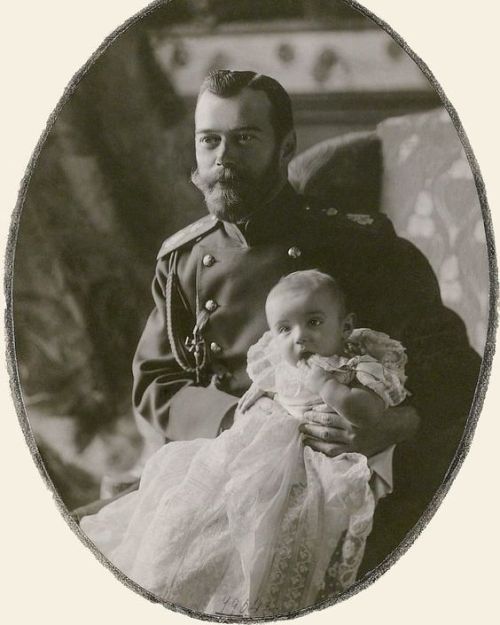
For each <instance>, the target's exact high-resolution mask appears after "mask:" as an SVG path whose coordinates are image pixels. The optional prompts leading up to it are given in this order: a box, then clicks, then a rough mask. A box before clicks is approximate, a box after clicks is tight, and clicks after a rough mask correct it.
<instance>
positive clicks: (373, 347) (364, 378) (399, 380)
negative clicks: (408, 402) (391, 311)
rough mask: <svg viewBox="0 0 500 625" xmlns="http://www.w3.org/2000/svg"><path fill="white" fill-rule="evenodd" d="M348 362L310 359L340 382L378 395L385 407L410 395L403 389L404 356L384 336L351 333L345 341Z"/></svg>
mask: <svg viewBox="0 0 500 625" xmlns="http://www.w3.org/2000/svg"><path fill="white" fill-rule="evenodd" d="M346 343H347V352H348V354H349V355H350V356H351V357H350V358H344V357H339V356H333V357H330V358H325V357H321V356H317V355H315V356H312V357H311V359H310V361H311V362H314V363H315V364H316V365H317V366H320V367H322V368H323V369H325V370H326V371H330V372H331V373H332V374H333V375H334V376H335V377H336V379H337V380H338V381H339V382H342V383H343V384H352V383H353V382H354V381H355V380H356V381H357V382H359V383H360V384H362V385H363V386H366V387H367V388H369V389H370V390H372V391H374V392H375V393H377V395H379V396H380V397H381V398H382V399H383V400H384V402H385V404H386V406H397V405H398V404H400V403H401V402H402V401H404V399H405V398H406V397H407V395H409V393H408V391H407V390H406V388H405V382H406V375H405V365H406V362H407V360H408V359H407V356H406V353H405V348H404V347H403V345H402V344H401V343H400V342H399V341H396V340H395V339H392V338H391V337H390V336H388V335H387V334H384V333H383V332H376V331H375V330H370V329H369V328H357V329H355V330H353V332H352V333H351V335H350V336H349V338H348V339H347V341H346Z"/></svg>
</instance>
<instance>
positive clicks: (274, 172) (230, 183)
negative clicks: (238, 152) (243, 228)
mask: <svg viewBox="0 0 500 625" xmlns="http://www.w3.org/2000/svg"><path fill="white" fill-rule="evenodd" d="M279 180H280V172H279V169H278V166H277V163H276V158H273V159H272V162H271V164H270V165H269V167H268V168H267V170H266V171H265V172H264V174H262V175H261V176H249V175H247V174H244V173H242V172H241V171H238V170H237V169H236V168H235V167H234V166H229V167H225V168H221V171H219V172H217V173H216V174H212V175H202V174H200V172H199V171H198V169H194V170H193V172H192V174H191V182H192V183H193V184H194V185H195V187H197V188H198V189H199V190H200V191H201V192H202V193H203V196H204V197H205V203H206V205H207V208H208V211H209V212H210V213H211V214H212V215H215V216H216V217H217V218H218V219H222V220H223V221H229V222H231V223H241V222H243V221H245V220H246V219H248V217H249V216H250V215H251V214H252V213H253V212H254V211H255V210H257V209H258V208H260V206H261V205H262V204H263V203H264V202H265V200H266V199H267V198H268V196H269V194H270V193H271V191H272V190H273V189H274V188H275V187H276V185H277V184H278V182H279Z"/></svg>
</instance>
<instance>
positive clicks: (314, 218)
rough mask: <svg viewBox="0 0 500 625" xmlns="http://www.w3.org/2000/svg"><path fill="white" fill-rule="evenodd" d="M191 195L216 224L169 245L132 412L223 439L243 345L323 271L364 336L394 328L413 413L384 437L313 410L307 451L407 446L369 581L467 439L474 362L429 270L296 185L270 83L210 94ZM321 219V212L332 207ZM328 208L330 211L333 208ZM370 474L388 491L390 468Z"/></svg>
mask: <svg viewBox="0 0 500 625" xmlns="http://www.w3.org/2000/svg"><path fill="white" fill-rule="evenodd" d="M195 127H196V136H195V141H196V161H197V169H196V170H195V172H194V173H193V175H192V181H193V183H194V184H195V185H196V186H197V187H198V188H199V189H200V191H201V192H202V193H203V195H204V197H205V202H206V205H207V208H208V211H209V215H208V216H206V217H204V218H202V219H201V220H199V221H198V222H196V223H195V224H193V225H192V226H189V227H188V228H186V229H184V230H182V231H181V232H180V233H177V234H176V235H174V236H173V237H170V238H169V239H167V240H166V241H165V243H164V244H163V246H162V248H161V250H160V252H159V255H158V262H157V267H156V277H155V280H154V284H153V297H154V301H155V308H154V310H153V312H152V313H151V316H150V318H149V320H148V322H147V325H146V328H145V330H144V333H143V336H142V338H141V340H140V343H139V346H138V349H137V353H136V356H135V359H134V367H133V368H134V397H133V401H134V408H135V411H136V414H137V415H138V417H139V418H140V419H141V418H142V419H146V420H147V421H148V422H149V423H150V424H151V425H152V426H153V427H154V428H155V429H157V430H158V431H160V432H161V433H162V435H163V436H164V437H165V439H166V440H167V441H168V440H187V439H193V438H198V437H215V436H217V435H218V433H220V431H222V430H223V429H225V428H227V427H230V426H231V423H232V418H233V414H234V410H235V406H236V404H237V401H238V398H239V397H241V395H242V394H243V393H244V392H245V391H246V390H247V388H248V386H249V384H250V380H249V378H248V376H247V374H246V369H245V367H246V354H247V351H248V348H249V347H250V346H251V345H252V344H254V343H255V342H256V341H257V340H258V339H259V337H260V336H261V335H262V334H263V332H264V331H265V330H266V329H267V328H266V321H265V315H264V302H265V298H266V295H267V293H268V292H269V290H270V288H271V287H272V286H273V285H274V284H275V283H276V282H277V281H278V280H279V278H280V277H281V276H283V275H285V274H287V273H290V272H292V271H295V270H299V269H306V268H318V269H321V270H323V271H325V272H327V273H329V274H331V275H333V276H334V277H336V279H337V280H338V281H339V282H340V283H341V285H342V286H343V289H344V290H345V291H346V293H347V297H348V300H349V305H350V309H352V310H354V311H355V312H356V314H357V317H358V323H357V325H358V326H360V327H363V326H366V327H370V328H373V329H376V330H379V331H383V332H387V333H388V334H389V335H390V336H392V337H393V338H395V339H398V340H400V341H401V342H402V343H403V344H404V345H405V346H406V348H407V353H408V359H409V364H408V376H409V377H408V388H409V389H410V390H411V392H412V394H413V396H412V398H411V400H410V401H409V402H407V405H404V406H402V407H398V408H392V409H389V410H387V412H386V413H385V415H384V419H383V420H382V422H381V423H380V424H379V425H378V426H377V427H376V428H375V427H373V426H372V427H371V428H368V427H364V428H355V427H354V426H352V425H351V424H350V423H349V422H347V421H346V420H345V419H343V418H342V417H341V416H340V415H337V414H327V413H318V412H310V413H307V414H306V415H305V420H304V423H303V424H302V425H301V426H300V429H301V432H302V434H303V440H304V444H305V445H309V446H310V447H312V448H313V449H315V450H316V451H318V452H321V453H325V454H327V455H329V456H332V457H333V456H335V455H337V454H339V453H342V452H345V451H356V452H360V453H363V454H366V455H367V456H374V455H375V456H376V454H377V452H379V451H381V450H383V449H385V448H387V447H389V446H391V445H397V447H396V451H395V457H394V494H393V495H391V496H390V497H389V498H388V499H387V500H386V501H384V502H383V503H382V504H381V506H380V507H379V512H377V517H376V520H375V528H374V531H373V533H372V538H371V540H370V542H369V545H368V549H367V557H366V562H365V567H364V570H370V569H371V568H373V567H374V566H376V565H377V564H378V563H379V562H380V561H381V560H382V559H383V558H384V557H385V556H387V555H388V554H389V553H390V552H391V551H392V549H393V548H395V547H396V546H397V545H398V544H399V542H400V541H401V540H402V538H403V537H404V535H405V533H406V532H407V531H408V530H409V529H410V528H411V527H412V526H413V525H414V524H415V523H416V521H417V520H418V519H419V517H420V516H421V514H422V512H423V511H424V509H425V507H426V506H427V505H428V503H429V502H430V500H431V498H432V495H433V494H434V492H435V490H436V489H437V487H438V486H439V484H440V483H441V481H442V479H443V477H444V475H445V473H446V471H447V469H448V467H449V465H450V462H451V460H452V458H453V454H454V453H455V450H456V447H457V445H458V442H459V440H460V436H461V434H462V432H463V427H464V423H465V419H466V417H467V414H468V411H469V408H470V405H471V402H472V397H473V393H474V389H475V385H476V382H477V377H478V369H479V358H478V356H477V355H476V354H475V353H474V352H473V350H472V349H471V348H470V347H469V345H468V342H467V338H466V334H465V328H464V326H463V323H462V322H461V321H460V319H458V317H457V316H456V315H455V314H454V313H452V312H451V311H450V310H448V309H446V308H445V307H444V306H443V305H442V302H441V299H440V295H439V289H438V285H437V281H436V278H435V276H434V274H433V272H432V270H431V269H430V267H429V265H428V263H427V261H426V260H425V259H424V258H423V257H422V255H421V254H420V253H419V252H418V251H417V250H416V248H415V247H413V246H412V245H411V244H410V243H408V242H407V241H405V240H403V239H400V238H398V237H397V236H396V235H395V233H394V230H393V228H392V225H391V224H390V222H389V221H388V220H387V219H386V218H385V217H384V216H382V215H380V216H376V217H373V218H372V219H370V220H368V223H361V224H360V223H357V222H356V221H352V220H351V219H349V217H348V216H344V215H342V214H341V213H338V214H336V215H328V214H327V213H325V212H323V211H322V210H320V209H321V207H319V208H318V207H316V206H311V205H310V204H308V203H307V200H306V199H304V198H302V197H300V196H298V195H297V194H296V193H295V192H294V191H293V189H292V188H291V186H290V185H289V184H288V180H287V169H288V164H289V162H290V160H291V158H292V157H293V155H294V153H295V147H296V141H295V132H294V128H293V116H292V110H291V104H290V99H289V97H288V95H287V93H286V92H285V91H284V89H283V88H282V87H281V85H279V83H277V82H276V81H274V80H273V79H271V78H269V77H266V76H262V75H257V74H255V73H254V72H232V71H227V70H221V71H217V72H214V73H212V74H210V75H209V76H208V77H207V78H206V79H205V81H204V83H203V84H202V86H201V89H200V94H199V98H198V102H197V107H196V113H195ZM323 208H324V207H323ZM328 212H330V211H328ZM372 470H374V471H376V472H378V474H379V475H380V476H381V477H382V479H385V480H386V481H388V482H389V483H390V482H391V471H390V467H387V466H378V465H377V463H376V462H375V463H374V464H373V465H372Z"/></svg>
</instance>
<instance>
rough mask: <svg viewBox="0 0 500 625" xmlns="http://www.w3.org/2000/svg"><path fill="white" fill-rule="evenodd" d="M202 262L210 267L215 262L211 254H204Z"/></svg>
mask: <svg viewBox="0 0 500 625" xmlns="http://www.w3.org/2000/svg"><path fill="white" fill-rule="evenodd" d="M202 263H203V264H204V265H205V267H211V266H212V265H213V264H214V263H215V258H214V257H213V256H212V254H205V256H204V257H203V260H202Z"/></svg>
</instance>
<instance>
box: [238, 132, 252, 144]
mask: <svg viewBox="0 0 500 625" xmlns="http://www.w3.org/2000/svg"><path fill="white" fill-rule="evenodd" d="M252 139H253V135H250V134H248V133H247V132H241V133H240V134H239V135H238V142H239V143H249V142H250V141H251V140H252Z"/></svg>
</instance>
